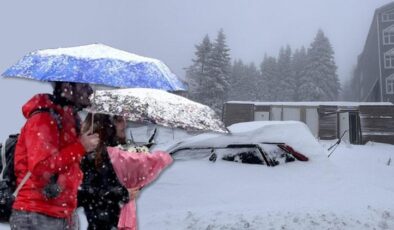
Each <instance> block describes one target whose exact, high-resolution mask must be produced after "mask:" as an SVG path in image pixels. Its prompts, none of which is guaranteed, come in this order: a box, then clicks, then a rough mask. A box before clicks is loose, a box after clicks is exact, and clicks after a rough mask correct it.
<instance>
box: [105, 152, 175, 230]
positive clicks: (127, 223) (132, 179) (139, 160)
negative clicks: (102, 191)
mask: <svg viewBox="0 0 394 230" xmlns="http://www.w3.org/2000/svg"><path fill="white" fill-rule="evenodd" d="M107 150H108V154H109V156H110V158H111V163H112V165H113V167H114V170H115V173H116V175H117V177H118V178H119V181H120V182H121V183H122V184H123V185H124V186H125V187H126V188H128V189H131V188H137V189H141V188H142V187H144V186H146V185H147V184H149V183H151V182H152V181H153V180H154V179H156V178H157V176H158V175H159V174H160V172H161V171H162V170H163V169H164V168H166V167H167V166H169V165H170V164H171V163H172V158H171V156H170V155H169V154H168V153H164V152H160V151H156V152H153V153H152V154H146V153H130V152H128V151H123V150H121V149H120V148H118V147H108V148H107ZM118 228H119V229H130V230H135V229H137V218H136V204H135V200H130V201H129V202H128V203H127V204H125V205H124V206H123V207H122V209H121V212H120V216H119V222H118Z"/></svg>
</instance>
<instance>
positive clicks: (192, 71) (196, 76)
mask: <svg viewBox="0 0 394 230" xmlns="http://www.w3.org/2000/svg"><path fill="white" fill-rule="evenodd" d="M195 47H196V52H195V59H193V60H192V61H193V64H192V65H191V66H190V67H188V68H187V70H186V79H187V82H188V84H189V91H188V94H189V97H190V98H191V99H193V100H196V101H202V100H203V98H204V96H205V95H204V94H205V91H206V88H204V85H203V82H205V81H206V78H207V77H208V76H207V66H208V57H209V55H210V52H211V51H212V43H211V41H210V39H209V36H208V35H206V36H205V37H204V39H203V40H202V42H201V43H200V44H199V45H196V46H195Z"/></svg>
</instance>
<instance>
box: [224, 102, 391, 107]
mask: <svg viewBox="0 0 394 230" xmlns="http://www.w3.org/2000/svg"><path fill="white" fill-rule="evenodd" d="M226 103H228V104H253V105H266V106H271V105H273V106H311V107H318V106H321V105H322V106H341V107H357V106H360V105H391V106H392V105H393V103H391V102H348V101H300V102H257V101H227V102H226Z"/></svg>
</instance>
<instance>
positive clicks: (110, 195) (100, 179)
mask: <svg viewBox="0 0 394 230" xmlns="http://www.w3.org/2000/svg"><path fill="white" fill-rule="evenodd" d="M91 123H92V114H88V116H87V118H86V120H85V121H84V124H83V126H82V130H83V131H88V130H89V129H91ZM92 131H93V132H95V133H98V134H99V137H100V140H101V142H100V144H99V146H98V148H97V149H96V151H93V152H90V153H88V154H87V155H86V156H85V157H84V158H83V159H82V162H81V169H82V171H83V175H84V177H83V182H82V184H81V186H80V190H79V192H78V203H79V205H80V206H82V207H83V208H84V210H85V214H86V218H87V220H88V224H89V226H88V230H93V229H103V230H106V229H116V227H117V224H118V220H119V214H120V208H121V205H122V204H124V203H127V202H128V201H129V191H128V190H127V189H126V188H125V187H123V186H122V184H121V183H120V182H119V180H118V178H117V176H116V173H115V171H114V169H113V167H112V164H111V161H110V158H109V155H108V152H107V150H106V147H107V146H117V145H119V144H124V142H125V141H124V139H123V138H122V137H118V136H119V135H116V133H117V130H116V126H115V120H114V117H112V116H110V115H106V114H95V115H94V124H93V130H92Z"/></svg>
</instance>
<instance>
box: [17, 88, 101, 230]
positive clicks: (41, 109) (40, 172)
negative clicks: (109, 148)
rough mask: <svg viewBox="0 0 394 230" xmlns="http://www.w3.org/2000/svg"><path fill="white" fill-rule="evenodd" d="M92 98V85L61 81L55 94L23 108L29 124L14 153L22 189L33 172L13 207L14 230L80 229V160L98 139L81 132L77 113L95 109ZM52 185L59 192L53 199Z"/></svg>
mask: <svg viewBox="0 0 394 230" xmlns="http://www.w3.org/2000/svg"><path fill="white" fill-rule="evenodd" d="M92 93H93V90H92V88H91V87H90V86H89V84H81V83H69V82H56V83H54V93H53V95H49V94H38V95H36V96H34V97H33V98H32V99H30V100H29V101H28V102H27V103H26V104H25V105H24V106H23V107H22V111H23V115H24V116H25V117H26V119H27V121H26V123H25V125H24V126H23V128H22V130H21V134H20V136H19V138H18V143H17V145H16V149H15V160H14V165H15V175H16V177H17V184H20V183H21V181H22V180H23V178H24V177H25V175H26V174H27V173H28V172H30V173H31V176H30V177H29V178H28V179H27V181H26V183H25V184H23V186H22V188H21V189H20V191H19V193H18V194H17V197H16V199H15V202H14V204H13V211H12V214H11V217H10V226H11V229H18V230H20V229H29V230H32V229H33V230H34V229H40V230H43V229H53V230H57V229H59V230H60V229H61V230H63V229H79V223H78V217H77V216H76V214H75V209H76V207H77V190H78V187H79V185H80V183H81V181H82V172H81V169H80V161H81V159H82V157H83V156H84V154H85V153H86V152H91V151H93V150H94V149H95V148H96V147H97V145H98V143H99V137H98V135H97V134H92V133H83V134H81V133H80V131H79V129H80V128H79V126H80V125H79V117H78V114H77V112H78V111H79V110H81V109H82V108H85V107H87V106H89V105H90V100H89V96H90V95H91V94H92ZM37 111H38V112H37ZM56 116H57V117H56ZM59 123H60V124H59ZM53 178H55V181H52V180H53ZM51 183H54V184H51ZM48 185H54V186H56V188H57V192H55V193H54V194H50V195H48V192H47V188H48Z"/></svg>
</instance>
